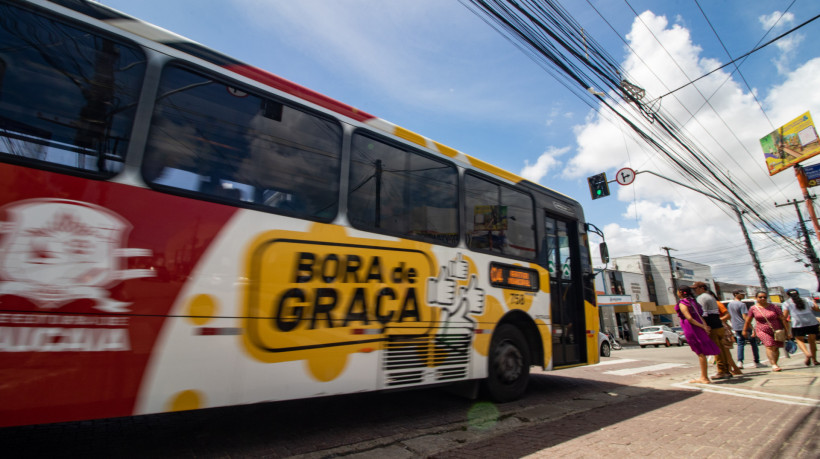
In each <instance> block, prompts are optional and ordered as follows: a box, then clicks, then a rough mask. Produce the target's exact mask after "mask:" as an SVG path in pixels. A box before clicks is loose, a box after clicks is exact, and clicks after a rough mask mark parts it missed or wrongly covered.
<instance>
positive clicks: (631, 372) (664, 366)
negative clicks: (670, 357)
mask: <svg viewBox="0 0 820 459" xmlns="http://www.w3.org/2000/svg"><path fill="white" fill-rule="evenodd" d="M685 366H687V365H686V364H684V363H661V364H658V365H649V366H647V367H637V368H626V369H624V370H612V371H605V372H604V374H605V375H616V376H628V375H634V374H637V373H645V372H647V371H658V370H666V369H669V368H677V367H685Z"/></svg>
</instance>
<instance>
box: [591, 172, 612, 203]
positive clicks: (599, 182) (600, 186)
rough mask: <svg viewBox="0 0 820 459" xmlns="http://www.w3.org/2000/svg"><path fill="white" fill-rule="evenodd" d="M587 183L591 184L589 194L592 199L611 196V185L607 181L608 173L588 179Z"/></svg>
mask: <svg viewBox="0 0 820 459" xmlns="http://www.w3.org/2000/svg"><path fill="white" fill-rule="evenodd" d="M587 182H589V193H590V194H591V195H592V199H598V198H603V197H604V196H609V184H608V183H607V181H606V172H601V173H600V174H598V175H593V176H592V177H588V178H587Z"/></svg>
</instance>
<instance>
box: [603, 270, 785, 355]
mask: <svg viewBox="0 0 820 459" xmlns="http://www.w3.org/2000/svg"><path fill="white" fill-rule="evenodd" d="M610 264H611V268H609V269H605V270H604V271H602V272H601V273H599V274H598V275H597V276H596V277H595V289H596V291H597V292H598V305H599V317H600V326H601V330H602V331H611V332H613V333H615V334H617V335H618V336H619V337H620V338H622V339H624V338H627V339H630V340H632V341H636V340H637V336H638V330H640V328H641V327H646V326H649V325H658V324H664V325H669V326H677V325H679V323H680V320H679V319H678V317H677V314H676V313H675V304H676V303H677V296H676V294H677V289H678V287H680V286H684V285H692V284H693V283H694V282H704V283H706V285H708V286H709V288H711V289H712V291H713V292H715V294H716V295H717V296H718V298H719V299H730V298H731V296H732V293H731V292H732V291H733V290H736V289H744V290H747V292H748V294H753V293H754V292H755V291H756V290H758V289H759V288H760V287H757V286H749V285H741V284H726V283H720V282H715V279H714V277H713V276H712V268H711V267H709V266H708V265H704V264H700V263H695V262H691V261H686V260H680V259H677V258H674V257H667V256H666V255H630V256H626V257H618V258H613V259H612V260H611V261H610ZM770 293H771V294H773V295H774V294H782V288H779V287H776V288H774V289H770ZM727 295H728V296H727Z"/></svg>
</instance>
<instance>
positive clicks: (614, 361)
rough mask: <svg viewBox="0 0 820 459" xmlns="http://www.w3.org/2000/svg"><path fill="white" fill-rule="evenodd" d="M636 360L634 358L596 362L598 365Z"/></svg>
mask: <svg viewBox="0 0 820 459" xmlns="http://www.w3.org/2000/svg"><path fill="white" fill-rule="evenodd" d="M626 362H637V360H635V359H615V360H607V361H605V362H598V365H615V364H616V363H626Z"/></svg>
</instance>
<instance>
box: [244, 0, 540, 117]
mask: <svg viewBox="0 0 820 459" xmlns="http://www.w3.org/2000/svg"><path fill="white" fill-rule="evenodd" d="M233 2H234V3H235V4H236V5H237V10H238V11H239V12H243V13H244V14H245V15H246V16H247V18H248V20H249V21H250V23H251V24H252V25H253V26H255V27H257V28H259V29H262V30H264V31H265V33H266V35H267V36H271V37H276V40H277V42H280V41H281V42H283V43H286V44H288V46H292V47H293V48H295V49H299V50H300V51H301V52H302V53H303V54H304V55H305V56H308V57H309V59H310V60H312V61H315V62H317V63H318V64H320V65H321V66H322V67H324V68H325V69H326V71H327V72H328V73H329V74H332V75H334V76H336V77H337V78H339V79H348V80H358V81H361V82H363V83H364V84H361V86H364V87H367V88H368V93H369V94H372V95H374V96H377V97H379V98H387V99H391V100H394V101H396V102H398V103H401V104H403V105H404V106H409V107H415V108H423V109H425V110H428V111H440V112H448V113H453V114H455V115H456V116H459V117H484V118H492V119H497V118H498V114H499V113H505V114H506V115H505V120H509V119H520V118H525V117H527V116H530V115H531V114H526V113H515V112H512V113H511V112H510V110H509V99H508V98H509V96H510V95H509V93H506V94H505V93H503V92H502V91H499V90H498V87H497V86H495V81H496V80H495V79H494V78H482V75H483V74H486V73H488V72H497V73H499V74H504V75H507V76H508V79H514V78H515V77H516V74H515V73H514V70H513V69H512V68H510V61H509V60H508V59H510V54H509V53H507V54H505V55H501V54H500V53H483V54H482V49H483V48H484V47H489V46H490V45H489V44H490V43H498V42H499V40H498V37H497V32H495V31H494V30H492V29H491V28H489V27H487V26H486V24H484V23H483V22H481V21H480V20H478V19H477V18H476V17H474V16H473V15H470V14H469V13H468V11H467V10H466V9H465V8H464V7H463V6H462V5H460V4H458V2H442V1H439V0H414V1H409V2H408V1H402V2H374V1H360V0H333V1H327V0H299V1H292V0H233ZM375 5H377V6H375ZM465 13H466V14H465ZM454 49H457V50H459V51H460V52H458V53H454V52H453V50H454ZM514 59H518V60H519V61H525V59H526V58H524V57H523V56H520V55H518V54H516V55H515V56H514ZM494 76H495V75H494ZM514 88H515V86H514V85H511V86H509V87H507V88H505V90H506V91H513V92H514ZM317 89H319V90H321V88H317ZM518 97H521V98H525V97H526V95H525V94H520V95H518ZM362 109H365V110H366V109H368V107H362Z"/></svg>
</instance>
